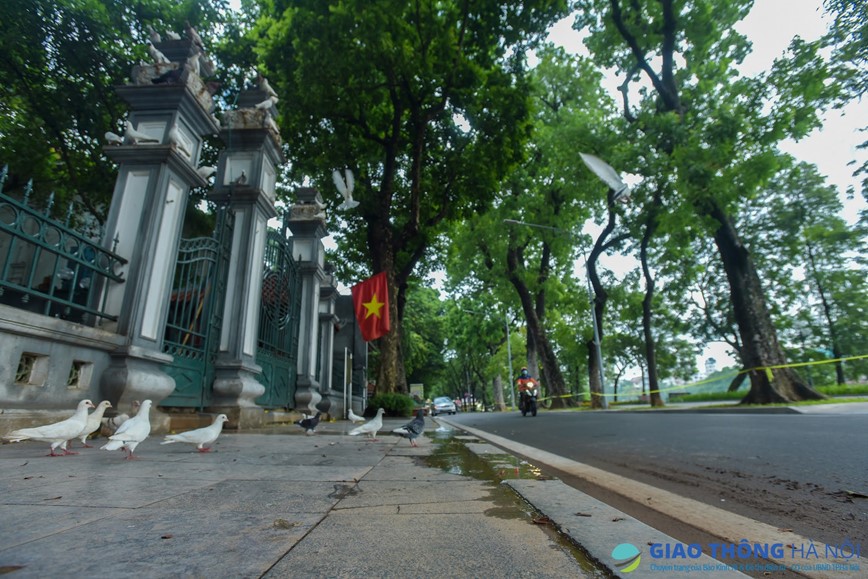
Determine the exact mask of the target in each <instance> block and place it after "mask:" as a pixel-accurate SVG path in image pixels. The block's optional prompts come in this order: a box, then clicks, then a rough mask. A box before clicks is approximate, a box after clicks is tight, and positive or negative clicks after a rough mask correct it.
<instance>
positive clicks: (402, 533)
mask: <svg viewBox="0 0 868 579" xmlns="http://www.w3.org/2000/svg"><path fill="white" fill-rule="evenodd" d="M394 422H395V425H394V426H393V427H397V426H400V425H401V424H404V423H405V422H406V420H402V421H397V420H396V421H394ZM390 426H391V424H389V423H388V422H387V423H386V424H384V431H386V430H388V429H389V427H390ZM335 430H337V429H335ZM438 437H444V438H438ZM443 441H447V444H448V434H445V433H436V434H435V433H429V436H425V437H423V438H421V439H420V440H419V447H411V446H410V445H409V443H408V441H407V440H406V439H402V438H398V437H396V436H392V435H389V434H386V433H381V435H380V441H378V442H367V441H365V440H363V439H359V438H357V437H349V436H344V435H341V434H323V433H320V432H318V433H317V434H316V435H314V436H309V437H308V436H304V435H303V434H301V433H298V432H294V431H290V430H289V429H287V430H286V434H277V435H275V434H262V433H257V434H247V433H244V434H238V433H225V434H224V435H222V436H221V437H220V439H219V440H218V441H217V443H216V444H215V445H214V449H213V451H212V452H210V453H206V454H199V453H196V452H194V451H193V449H192V448H191V447H186V446H179V445H170V446H161V445H160V444H159V438H151V439H148V440H146V441H145V442H144V443H143V444H141V445H140V446H139V448H138V449H137V455H139V457H140V458H139V460H134V461H125V460H123V454H122V453H110V452H106V451H100V450H98V449H96V448H94V449H82V451H81V454H79V455H77V456H66V457H58V458H48V457H46V456H44V455H45V454H46V452H47V451H46V449H45V448H44V446H45V445H42V444H37V443H21V444H15V445H3V446H2V447H0V465H2V466H6V467H7V468H5V469H4V472H3V473H2V476H0V491H2V492H0V520H2V521H3V522H4V525H3V529H2V532H0V569H3V570H12V569H16V568H17V571H15V573H14V575H15V576H16V577H40V578H42V577H55V576H67V577H68V576H85V575H96V574H110V575H112V576H114V577H137V578H140V577H205V576H207V577H209V578H221V577H233V578H234V577H260V576H263V575H266V574H267V575H268V576H273V577H283V576H293V577H320V576H324V575H325V576H358V574H359V573H363V572H365V570H368V571H369V572H370V574H373V575H375V576H380V577H392V576H394V577H397V576H401V577H404V576H406V575H407V574H408V573H409V574H414V573H415V574H423V573H424V574H425V575H434V576H450V575H455V574H462V575H476V576H488V575H491V576H499V577H500V576H502V577H563V576H570V577H580V576H582V574H583V573H584V572H585V571H586V570H587V569H585V571H583V567H582V565H583V563H581V560H580V558H579V557H577V556H576V554H575V552H574V551H575V549H574V548H573V547H572V546H570V545H569V544H568V543H565V542H563V541H561V540H560V539H558V538H557V537H556V536H553V535H550V534H548V533H547V532H546V531H545V530H543V529H541V528H540V527H539V526H537V525H533V524H532V522H531V520H530V514H529V509H528V506H527V505H526V504H525V503H523V502H522V501H521V500H520V499H518V497H517V496H515V495H514V494H513V493H512V491H509V492H505V491H504V490H502V487H500V486H499V485H496V484H493V482H492V481H490V480H480V479H479V478H478V477H477V478H474V477H471V476H467V474H466V473H464V472H463V471H462V470H461V469H460V468H455V469H450V468H446V467H442V468H441V467H435V466H432V464H435V463H430V462H429V461H430V460H431V458H433V457H432V454H434V453H440V456H439V459H440V460H445V461H446V462H447V463H448V462H449V461H451V460H453V458H455V457H456V456H457V455H456V454H453V449H451V448H450V450H444V449H443V448H441V444H440V442H443ZM96 442H97V443H99V441H96ZM443 464H445V463H443ZM432 525H433V526H432ZM441 562H442V563H441ZM441 565H442V567H441ZM441 569H442V572H440V571H441ZM456 569H459V570H462V569H463V570H466V572H462V571H455V570H456ZM288 570H292V571H291V572H290V571H288ZM414 570H415V571H414ZM287 573H289V574H287Z"/></svg>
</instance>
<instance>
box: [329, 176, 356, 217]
mask: <svg viewBox="0 0 868 579" xmlns="http://www.w3.org/2000/svg"><path fill="white" fill-rule="evenodd" d="M344 174H345V175H346V177H347V180H346V181H344V178H343V177H341V172H340V171H338V170H337V169H335V172H334V173H332V180H333V181H334V182H335V187H337V188H338V192H339V193H340V194H341V195H343V197H344V202H343V203H341V204H340V205H338V209H340V210H341V211H343V210H344V209H352V208H354V207H358V205H359V202H358V201H354V200H353V189H354V188H355V186H356V181H355V179H353V172H352V171H350V170H349V169H347V170H345V171H344Z"/></svg>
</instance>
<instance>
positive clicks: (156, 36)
mask: <svg viewBox="0 0 868 579" xmlns="http://www.w3.org/2000/svg"><path fill="white" fill-rule="evenodd" d="M145 28H146V29H147V31H148V38H149V39H150V40H151V42H153V43H154V44H157V43H158V42H162V41H163V39H162V38H160V33H159V32H157V31H156V30H154V27H153V26H151V25H150V24H148V25H147V26H146V27H145Z"/></svg>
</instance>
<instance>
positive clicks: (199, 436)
mask: <svg viewBox="0 0 868 579" xmlns="http://www.w3.org/2000/svg"><path fill="white" fill-rule="evenodd" d="M228 420H229V418H228V417H227V416H226V415H225V414H218V415H217V416H215V417H214V422H212V423H211V426H206V427H205V428H197V429H196V430H188V431H187V432H179V433H178V434H167V435H166V438H165V439H164V440H163V442H161V443H160V444H172V443H175V442H186V443H187V444H195V445H196V450H198V451H199V452H210V451H211V446H210V445H211V443H213V442H214V441H215V440H217V437H218V436H220V433H221V432H222V431H223V423H224V422H227V421H228Z"/></svg>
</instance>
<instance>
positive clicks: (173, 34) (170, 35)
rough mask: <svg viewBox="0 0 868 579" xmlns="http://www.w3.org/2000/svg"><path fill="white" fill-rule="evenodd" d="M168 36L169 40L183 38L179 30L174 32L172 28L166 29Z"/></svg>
mask: <svg viewBox="0 0 868 579" xmlns="http://www.w3.org/2000/svg"><path fill="white" fill-rule="evenodd" d="M166 38H168V39H169V40H181V35H180V34H178V33H177V32H172V31H171V30H167V31H166Z"/></svg>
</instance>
